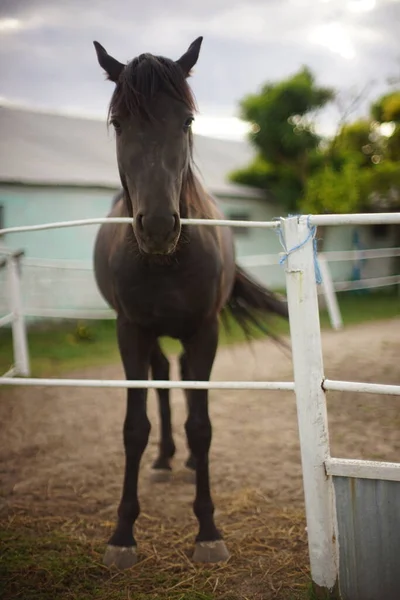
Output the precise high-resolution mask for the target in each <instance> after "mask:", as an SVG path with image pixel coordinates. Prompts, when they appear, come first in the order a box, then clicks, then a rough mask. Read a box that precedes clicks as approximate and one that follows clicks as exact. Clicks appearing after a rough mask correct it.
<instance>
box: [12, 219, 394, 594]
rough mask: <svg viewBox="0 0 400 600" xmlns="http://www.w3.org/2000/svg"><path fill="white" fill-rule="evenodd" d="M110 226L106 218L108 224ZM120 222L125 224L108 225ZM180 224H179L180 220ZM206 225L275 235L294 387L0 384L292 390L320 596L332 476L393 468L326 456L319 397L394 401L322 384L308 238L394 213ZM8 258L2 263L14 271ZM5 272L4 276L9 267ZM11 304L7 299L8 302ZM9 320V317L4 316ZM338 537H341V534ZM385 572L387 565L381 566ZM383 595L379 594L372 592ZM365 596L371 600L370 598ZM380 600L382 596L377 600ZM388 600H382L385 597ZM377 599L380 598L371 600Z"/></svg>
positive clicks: (363, 386)
mask: <svg viewBox="0 0 400 600" xmlns="http://www.w3.org/2000/svg"><path fill="white" fill-rule="evenodd" d="M110 220H111V219H110ZM112 220H113V221H114V222H119V223H121V222H126V221H130V220H129V219H112ZM106 221H107V219H96V220H93V219H91V220H87V221H71V222H65V223H52V224H45V225H37V226H31V227H15V228H12V229H7V230H3V231H0V234H1V233H12V232H13V231H20V232H22V231H32V230H40V229H47V228H53V227H71V226H78V225H86V224H92V223H100V222H106ZM184 222H187V221H185V220H184ZM189 222H191V223H193V224H198V225H206V226H215V225H222V226H232V227H240V226H243V225H245V226H246V227H261V228H264V229H277V228H280V233H281V239H282V243H283V246H284V252H283V259H284V262H285V273H286V288H287V299H288V306H289V319H290V335H291V343H292V352H293V368H294V382H277V381H265V382H254V381H247V382H245V381H224V382H222V381H218V382H198V381H185V382H181V381H180V382H178V381H125V380H116V381H110V380H81V379H36V378H15V377H10V376H6V377H2V378H0V384H1V385H10V386H16V385H24V386H32V385H35V386H38V385H39V386H41V385H47V386H64V387H67V386H68V387H71V386H86V387H88V386H90V387H110V388H111V387H123V388H127V387H138V388H139V387H140V388H164V389H165V388H185V389H193V388H196V389H199V388H203V389H204V388H206V389H249V390H251V389H253V390H254V389H258V390H260V389H261V390H294V391H295V395H296V403H297V414H298V426H299V437H300V447H301V460H302V470H303V483H304V495H305V506H306V518H307V531H308V543H309V554H310V564H311V575H312V580H313V582H314V583H315V584H316V585H317V586H319V587H320V588H322V589H325V590H332V589H333V588H334V587H335V585H337V582H338V580H339V581H340V569H339V544H338V520H337V510H336V505H335V486H334V478H335V477H342V478H343V477H356V478H367V479H368V478H372V479H377V480H380V481H387V480H389V481H392V482H400V463H387V462H386V463H385V462H378V461H363V460H347V459H341V458H334V457H331V455H330V450H329V436H328V424H327V408H326V398H325V392H326V391H345V390H351V391H353V392H361V393H374V394H393V395H400V385H385V384H379V383H377V384H369V383H362V382H346V381H334V380H328V379H325V377H324V368H323V360H322V346H321V331H320V322H319V311H318V294H317V285H316V276H315V267H316V260H317V257H316V255H315V250H314V244H313V231H314V229H313V228H315V227H317V226H318V225H339V224H359V225H363V224H373V223H396V224H399V223H400V213H381V214H365V215H364V214H360V215H357V214H355V215H354V214H353V215H311V216H308V217H306V216H300V217H290V218H287V219H283V218H282V219H280V221H271V222H250V223H249V222H247V221H246V222H245V223H240V222H238V221H226V220H223V221H216V220H215V221H204V220H200V219H196V220H191V221H189ZM14 261H15V259H12V260H11V261H10V258H9V259H8V263H9V264H11V265H12V264H15V263H14ZM9 268H10V271H9V272H10V273H11V277H12V272H13V267H9ZM13 301H15V297H13ZM10 319H11V317H10ZM12 319H13V322H17V323H18V322H20V312H19V309H18V307H15V308H14V309H13V311H12ZM341 535H342V536H343V535H346V532H341ZM397 561H398V557H393V565H392V566H391V567H390V568H392V569H393V573H397V571H398V565H397ZM385 566H386V568H387V565H385ZM381 592H382V593H383V592H384V590H383V589H380V590H379V593H381ZM371 597H372V596H371ZM385 597H386V596H385ZM387 597H389V594H387ZM377 598H379V600H380V599H381V598H382V596H379V597H378V596H377Z"/></svg>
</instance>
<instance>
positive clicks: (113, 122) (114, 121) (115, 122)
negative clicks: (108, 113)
mask: <svg viewBox="0 0 400 600" xmlns="http://www.w3.org/2000/svg"><path fill="white" fill-rule="evenodd" d="M110 123H111V125H112V126H113V127H114V129H115V131H116V133H120V132H121V123H120V122H119V121H118V119H115V118H112V119H111V120H110Z"/></svg>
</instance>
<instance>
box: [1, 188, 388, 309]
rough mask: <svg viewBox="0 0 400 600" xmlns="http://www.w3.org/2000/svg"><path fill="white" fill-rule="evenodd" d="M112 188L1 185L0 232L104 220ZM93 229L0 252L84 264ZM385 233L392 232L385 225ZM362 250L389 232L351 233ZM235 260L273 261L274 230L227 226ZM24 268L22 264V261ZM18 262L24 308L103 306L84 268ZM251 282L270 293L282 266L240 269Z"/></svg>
mask: <svg viewBox="0 0 400 600" xmlns="http://www.w3.org/2000/svg"><path fill="white" fill-rule="evenodd" d="M114 193H115V191H113V190H104V189H84V188H63V187H54V188H46V187H29V186H1V185H0V205H3V207H4V221H5V227H13V226H18V225H34V224H39V223H46V222H53V221H66V220H74V219H85V218H95V217H105V216H106V215H107V213H108V212H109V210H110V206H111V201H112V197H113V195H114ZM219 204H220V207H221V209H222V211H223V212H224V214H225V216H226V217H227V218H234V217H235V215H237V216H239V215H245V216H246V218H247V219H249V220H254V221H258V220H259V221H270V220H272V219H274V218H276V217H279V216H285V214H281V211H280V209H279V207H278V206H277V205H274V204H272V203H270V202H265V201H263V200H261V199H260V200H258V199H247V200H246V199H240V200H239V199H235V198H220V199H219ZM98 227H99V226H98V225H93V226H84V227H74V228H66V229H53V230H51V229H50V230H45V231H37V232H31V233H20V234H7V235H6V236H3V238H2V239H0V243H5V245H6V246H7V247H8V248H12V249H23V250H25V255H26V257H27V258H28V259H42V260H43V259H44V260H49V259H50V260H51V259H61V260H66V261H76V260H78V261H85V262H87V263H88V264H89V269H90V263H91V260H92V254H93V245H94V240H95V236H96V232H97V230H98ZM392 229H393V228H392ZM359 231H360V239H361V242H362V245H363V247H370V248H374V247H375V248H379V247H384V246H394V245H396V243H395V238H394V234H393V232H394V229H393V232H392V233H391V234H390V235H387V236H386V238H384V239H376V238H374V237H373V236H372V233H371V230H370V229H369V228H359ZM353 232H354V229H353V227H330V228H324V230H323V232H322V231H321V230H320V231H319V232H318V233H323V236H324V250H326V251H330V250H350V249H351V248H352V243H353ZM235 241H236V251H237V256H238V257H239V258H240V257H245V256H249V255H260V254H274V255H276V256H277V257H278V254H279V252H281V250H282V248H281V246H280V243H279V239H278V236H277V233H276V231H275V230H270V229H247V231H245V232H241V231H240V230H236V229H235ZM28 263H29V261H28ZM28 263H26V264H25V265H24V271H23V278H22V279H23V295H24V304H25V307H30V308H32V307H36V308H46V307H47V308H86V309H92V308H103V307H104V306H105V305H104V302H103V301H102V299H101V298H100V295H99V293H98V290H97V288H96V285H95V282H94V278H93V273H92V272H91V270H89V271H82V270H77V269H76V268H75V267H74V269H72V270H71V269H69V270H65V269H62V268H61V269H59V268H58V267H57V268H56V267H51V266H49V265H47V266H43V265H42V266H34V265H32V264H30V265H29V264H28ZM330 266H331V272H332V275H333V278H334V280H335V281H344V280H348V279H351V276H352V271H353V265H352V262H351V261H345V262H332V263H330ZM247 270H248V271H249V272H250V273H251V274H252V275H253V276H254V277H255V278H256V279H259V280H260V281H261V282H263V283H264V284H265V285H267V286H268V287H270V288H275V289H276V288H279V289H284V287H285V275H284V268H283V267H282V266H280V265H279V264H277V265H274V266H264V267H257V268H247ZM391 272H393V269H392V268H391V266H390V260H388V261H385V260H382V259H381V260H379V261H375V262H374V263H372V261H367V264H365V263H364V265H363V272H362V275H363V276H364V277H366V276H368V277H374V276H378V275H386V274H390V273H391ZM4 276H5V273H4V270H3V271H2V272H0V313H4V312H6V306H7V297H6V286H5V285H4Z"/></svg>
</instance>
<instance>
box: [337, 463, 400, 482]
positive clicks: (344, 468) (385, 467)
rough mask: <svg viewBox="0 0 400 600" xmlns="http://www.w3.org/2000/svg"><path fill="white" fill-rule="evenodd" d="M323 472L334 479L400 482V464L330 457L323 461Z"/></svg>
mask: <svg viewBox="0 0 400 600" xmlns="http://www.w3.org/2000/svg"><path fill="white" fill-rule="evenodd" d="M325 471H326V474H327V475H334V476H336V477H360V478H362V479H383V480H385V481H400V463H392V462H384V461H377V460H357V459H353V458H332V457H331V458H328V459H327V460H326V461H325Z"/></svg>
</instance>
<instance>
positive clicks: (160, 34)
mask: <svg viewBox="0 0 400 600" xmlns="http://www.w3.org/2000/svg"><path fill="white" fill-rule="evenodd" d="M199 35H203V36H204V41H203V47H202V51H201V54H200V58H199V62H198V64H197V66H196V69H195V72H194V75H193V77H192V79H191V85H192V87H193V89H194V92H195V95H196V98H197V101H198V104H199V108H200V113H201V115H203V117H207V118H209V117H213V116H214V117H215V116H216V117H231V116H234V115H235V114H237V105H238V101H239V99H240V98H242V97H243V95H245V94H247V93H250V92H254V91H256V90H257V88H258V87H259V86H260V85H261V84H262V83H263V82H265V81H267V80H277V79H279V78H282V77H286V76H288V75H290V74H292V73H294V72H295V71H296V70H297V69H299V68H300V66H301V65H302V64H306V65H308V66H309V67H311V69H312V70H313V71H314V72H315V74H316V75H317V78H318V80H319V81H320V82H321V83H323V84H327V85H332V86H335V87H338V88H339V89H341V90H342V91H343V93H344V94H348V93H350V90H351V89H358V90H360V89H361V88H363V87H364V86H365V85H366V84H367V83H369V82H375V83H374V87H373V88H372V93H371V97H372V96H374V95H376V93H379V92H380V91H382V90H384V89H385V82H386V79H387V78H388V77H390V76H396V75H398V74H399V71H400V62H399V58H400V49H399V39H400V0H251V1H248V2H244V1H240V0H198V1H195V0H142V1H138V0H129V1H127V0H114V1H113V2H111V1H110V0H107V1H106V0H65V1H64V0H0V36H1V40H0V96H1V97H2V98H4V99H6V100H8V101H16V102H18V103H23V104H30V105H35V106H41V107H49V108H52V109H62V110H65V109H67V110H72V111H73V110H78V111H79V110H84V111H85V112H93V113H97V114H105V112H106V108H107V104H108V101H109V98H110V95H111V92H112V85H113V84H111V83H110V82H107V81H105V80H104V76H103V73H102V71H101V69H100V67H99V66H98V64H97V61H96V56H95V52H94V48H93V45H92V41H93V40H98V41H99V42H100V43H101V44H103V46H105V47H106V49H107V50H108V52H109V53H110V54H112V55H114V56H115V57H116V58H118V59H119V60H120V61H122V62H125V61H127V60H129V59H131V58H133V57H134V56H136V55H137V54H140V53H142V52H152V53H154V54H161V55H164V56H168V57H170V58H178V57H179V56H180V55H181V54H182V53H183V52H184V51H185V50H186V48H187V46H188V45H189V44H190V43H191V41H192V40H193V39H195V38H196V37H198V36H199ZM328 117H329V119H330V120H331V119H332V118H333V113H332V111H331V113H329V115H328ZM325 120H326V119H325ZM198 122H199V123H202V128H203V130H204V132H208V133H210V131H209V128H210V125H211V126H212V127H216V125H218V123H216V122H214V121H212V120H209V119H208V120H207V119H205V118H203V121H201V119H200V120H198ZM222 125H223V123H222V124H221V123H220V124H219V127H221V126H222ZM233 125H234V124H233V123H232V122H230V125H229V126H230V127H233ZM207 127H208V129H207Z"/></svg>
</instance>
